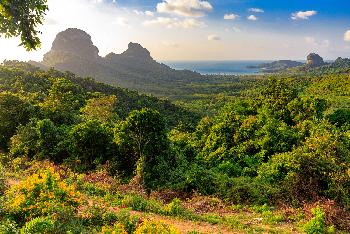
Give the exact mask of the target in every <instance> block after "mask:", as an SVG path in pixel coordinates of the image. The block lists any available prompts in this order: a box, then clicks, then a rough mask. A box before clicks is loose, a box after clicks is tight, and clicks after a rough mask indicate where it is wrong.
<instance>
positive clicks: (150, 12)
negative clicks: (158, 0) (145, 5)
mask: <svg viewBox="0 0 350 234" xmlns="http://www.w3.org/2000/svg"><path fill="white" fill-rule="evenodd" d="M133 12H134V13H135V14H136V15H145V16H150V17H153V16H154V12H152V11H139V10H133Z"/></svg>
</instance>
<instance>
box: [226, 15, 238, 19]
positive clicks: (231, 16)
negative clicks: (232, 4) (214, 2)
mask: <svg viewBox="0 0 350 234" xmlns="http://www.w3.org/2000/svg"><path fill="white" fill-rule="evenodd" d="M238 18H239V15H235V14H226V15H224V19H225V20H235V19H238Z"/></svg>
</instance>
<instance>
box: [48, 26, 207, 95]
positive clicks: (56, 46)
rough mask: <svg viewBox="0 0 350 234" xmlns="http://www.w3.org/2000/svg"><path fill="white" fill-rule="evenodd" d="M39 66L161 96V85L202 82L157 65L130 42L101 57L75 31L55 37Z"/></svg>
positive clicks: (193, 75) (88, 38) (86, 38)
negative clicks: (120, 51)
mask: <svg viewBox="0 0 350 234" xmlns="http://www.w3.org/2000/svg"><path fill="white" fill-rule="evenodd" d="M41 64H42V65H44V66H46V67H54V68H55V69H57V70H60V71H70V72H73V73H75V74H77V75H79V76H90V77H93V78H95V79H96V80H97V81H100V82H104V83H107V84H112V85H118V86H121V87H124V88H131V89H136V90H139V91H141V92H148V93H153V94H160V93H161V92H162V91H161V90H162V88H163V86H168V85H169V82H170V83H171V82H184V81H186V82H188V81H190V82H191V81H195V80H198V79H201V75H200V74H199V73H196V72H192V71H188V70H174V69H172V68H170V67H168V66H166V65H165V64H162V63H158V62H157V61H155V60H154V59H153V58H152V57H151V53H150V52H149V51H148V50H147V49H145V48H143V47H142V46H141V45H140V44H138V43H129V45H128V49H127V50H126V51H124V52H123V53H121V54H115V53H110V54H108V55H107V56H105V57H101V56H100V55H99V50H98V48H97V47H96V46H95V45H94V44H93V42H92V39H91V36H90V35H89V34H88V33H86V32H84V31H83V30H80V29H76V28H70V29H67V30H65V31H63V32H60V33H59V34H57V36H56V39H55V40H54V42H53V44H52V48H51V51H49V52H48V53H46V54H45V55H44V58H43V61H42V62H41ZM167 88H168V87H167Z"/></svg>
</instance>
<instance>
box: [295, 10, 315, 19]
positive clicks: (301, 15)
mask: <svg viewBox="0 0 350 234" xmlns="http://www.w3.org/2000/svg"><path fill="white" fill-rule="evenodd" d="M316 14H317V11H299V12H294V13H293V14H292V16H291V18H292V19H293V20H299V19H301V20H308V19H309V18H310V17H311V16H314V15H316Z"/></svg>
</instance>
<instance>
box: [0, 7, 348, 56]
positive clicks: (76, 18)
mask: <svg viewBox="0 0 350 234" xmlns="http://www.w3.org/2000/svg"><path fill="white" fill-rule="evenodd" d="M48 2H49V6H50V11H49V13H48V14H47V17H46V21H45V24H44V25H43V26H42V27H41V31H42V32H43V34H42V41H43V45H42V49H41V50H39V51H36V52H31V53H27V52H25V51H24V50H23V49H22V48H18V47H17V45H18V39H12V40H4V39H0V49H1V50H2V51H3V52H2V54H1V55H0V59H4V58H12V59H14V58H16V59H22V60H29V59H33V60H41V58H42V56H43V54H44V53H45V52H47V51H48V50H49V49H50V47H51V43H52V41H53V40H54V38H55V35H56V34H57V33H58V32H60V31H62V30H64V29H66V28H68V27H76V28H80V29H83V30H85V31H86V32H88V33H89V34H90V35H91V36H92V39H93V42H94V43H95V45H96V46H97V47H98V48H99V49H100V55H101V56H104V55H105V54H107V53H109V52H111V51H113V52H116V53H121V52H123V50H125V49H126V47H127V44H128V43H129V42H130V41H133V42H139V43H140V44H142V45H143V46H144V47H146V48H148V49H149V50H150V52H151V54H152V56H153V57H154V58H156V59H158V60H256V59H266V60H271V59H305V57H306V55H307V54H308V53H310V52H316V53H319V54H320V55H321V56H323V57H324V58H325V59H335V58H336V57H338V56H341V57H350V31H349V30H350V1H349V0H289V1H285V0H228V1H225V0H142V1H141V0H48Z"/></svg>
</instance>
